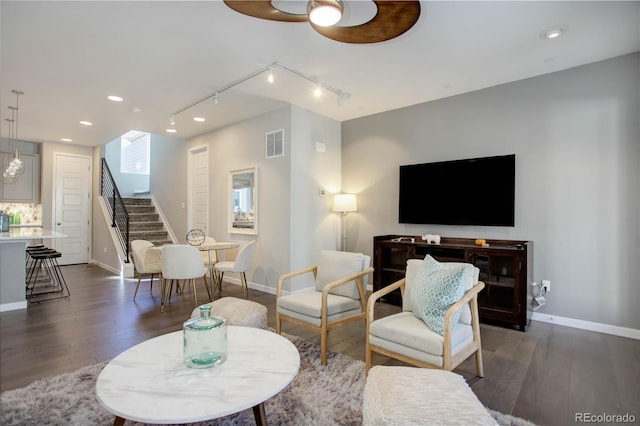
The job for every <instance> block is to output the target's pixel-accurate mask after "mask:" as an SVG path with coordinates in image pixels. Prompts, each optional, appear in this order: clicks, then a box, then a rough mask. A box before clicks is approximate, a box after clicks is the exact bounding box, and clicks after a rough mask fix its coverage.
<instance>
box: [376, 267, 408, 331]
mask: <svg viewBox="0 0 640 426" xmlns="http://www.w3.org/2000/svg"><path fill="white" fill-rule="evenodd" d="M406 282H407V279H406V278H402V279H400V280H398V281H396V282H395V283H393V284H389V285H388V286H386V287H382V288H381V289H380V290H378V291H376V292H375V293H372V294H371V296H369V299H368V300H367V322H371V321H373V320H374V319H375V318H374V307H375V304H376V300H378V299H380V298H381V297H383V296H385V295H387V294H389V293H391V292H392V291H393V290H395V289H397V288H399V289H400V291H402V292H403V293H404V285H405V283H406Z"/></svg>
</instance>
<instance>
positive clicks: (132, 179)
mask: <svg viewBox="0 0 640 426" xmlns="http://www.w3.org/2000/svg"><path fill="white" fill-rule="evenodd" d="M164 137H165V136H158V135H151V142H150V145H151V146H153V144H154V139H157V138H164ZM169 139H171V138H169ZM121 152H122V149H121V147H120V138H117V139H114V140H112V141H111V142H109V143H108V144H106V145H105V148H104V158H105V159H106V160H107V164H108V165H109V170H110V171H111V174H112V175H113V180H115V182H116V185H118V191H120V196H122V197H132V196H133V195H134V192H135V191H149V182H150V179H149V175H141V174H135V173H121V172H120V165H121ZM151 173H152V172H151Z"/></svg>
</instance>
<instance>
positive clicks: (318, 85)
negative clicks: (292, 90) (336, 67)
mask: <svg viewBox="0 0 640 426" xmlns="http://www.w3.org/2000/svg"><path fill="white" fill-rule="evenodd" d="M275 67H279V68H282V69H284V70H287V71H289V72H291V73H293V74H295V75H297V76H299V77H302V78H304V79H305V80H307V81H309V82H311V83H313V84H314V85H315V89H314V92H313V93H314V95H315V96H316V98H317V97H320V96H321V95H322V91H323V89H324V90H326V91H328V92H331V93H333V94H335V95H336V96H338V99H337V102H338V106H339V107H341V106H342V105H343V103H344V101H345V100H347V99H349V98H351V94H350V93H347V92H343V91H342V90H340V89H336V88H334V87H332V86H330V85H328V84H327V83H325V82H323V81H320V80H318V79H317V78H315V77H311V76H309V75H307V74H305V73H303V72H301V71H298V70H297V69H295V68H292V67H290V66H288V65H285V64H283V63H282V62H278V61H276V62H273V63H271V64H269V65H267V66H265V67H262V68H259V69H257V70H256V71H254V72H252V73H250V74H247V75H245V76H244V77H241V78H239V79H238V80H236V81H233V82H231V83H229V84H227V85H225V86H222V87H220V88H219V89H218V90H217V91H216V92H214V93H213V94H211V95H208V96H205V97H204V98H202V99H200V100H198V101H196V102H194V103H192V104H191V105H187V106H186V107H184V108H182V109H179V110H177V111H175V112H174V113H173V114H171V125H172V126H173V125H175V116H176V115H178V114H180V113H182V112H184V111H186V110H188V109H190V108H193V107H194V106H196V105H198V104H200V103H202V102H205V101H206V100H208V99H211V98H213V103H214V104H215V105H218V103H219V102H220V99H219V95H220V93H222V92H224V91H226V90H229V89H231V88H232V87H234V86H237V85H238V84H240V83H244V82H245V81H247V80H250V79H252V78H253V77H256V76H258V75H260V74H262V73H264V72H267V71H268V72H269V74H268V76H267V81H268V82H269V83H273V82H274V81H275V78H274V76H273V69H274V68H275Z"/></svg>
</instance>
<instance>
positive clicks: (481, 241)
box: [476, 238, 487, 246]
mask: <svg viewBox="0 0 640 426" xmlns="http://www.w3.org/2000/svg"><path fill="white" fill-rule="evenodd" d="M483 244H487V240H483V239H482V238H478V239H477V240H476V245H477V246H482V245H483Z"/></svg>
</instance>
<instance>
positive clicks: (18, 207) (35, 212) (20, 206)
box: [0, 203, 42, 226]
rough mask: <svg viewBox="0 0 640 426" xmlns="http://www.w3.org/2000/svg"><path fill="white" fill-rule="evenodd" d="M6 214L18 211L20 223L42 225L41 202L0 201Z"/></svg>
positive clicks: (0, 206) (1, 207) (1, 208)
mask: <svg viewBox="0 0 640 426" xmlns="http://www.w3.org/2000/svg"><path fill="white" fill-rule="evenodd" d="M0 210H4V212H5V213H6V214H9V213H13V214H14V215H15V214H16V213H20V225H23V226H24V225H32V226H42V204H27V203H0Z"/></svg>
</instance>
